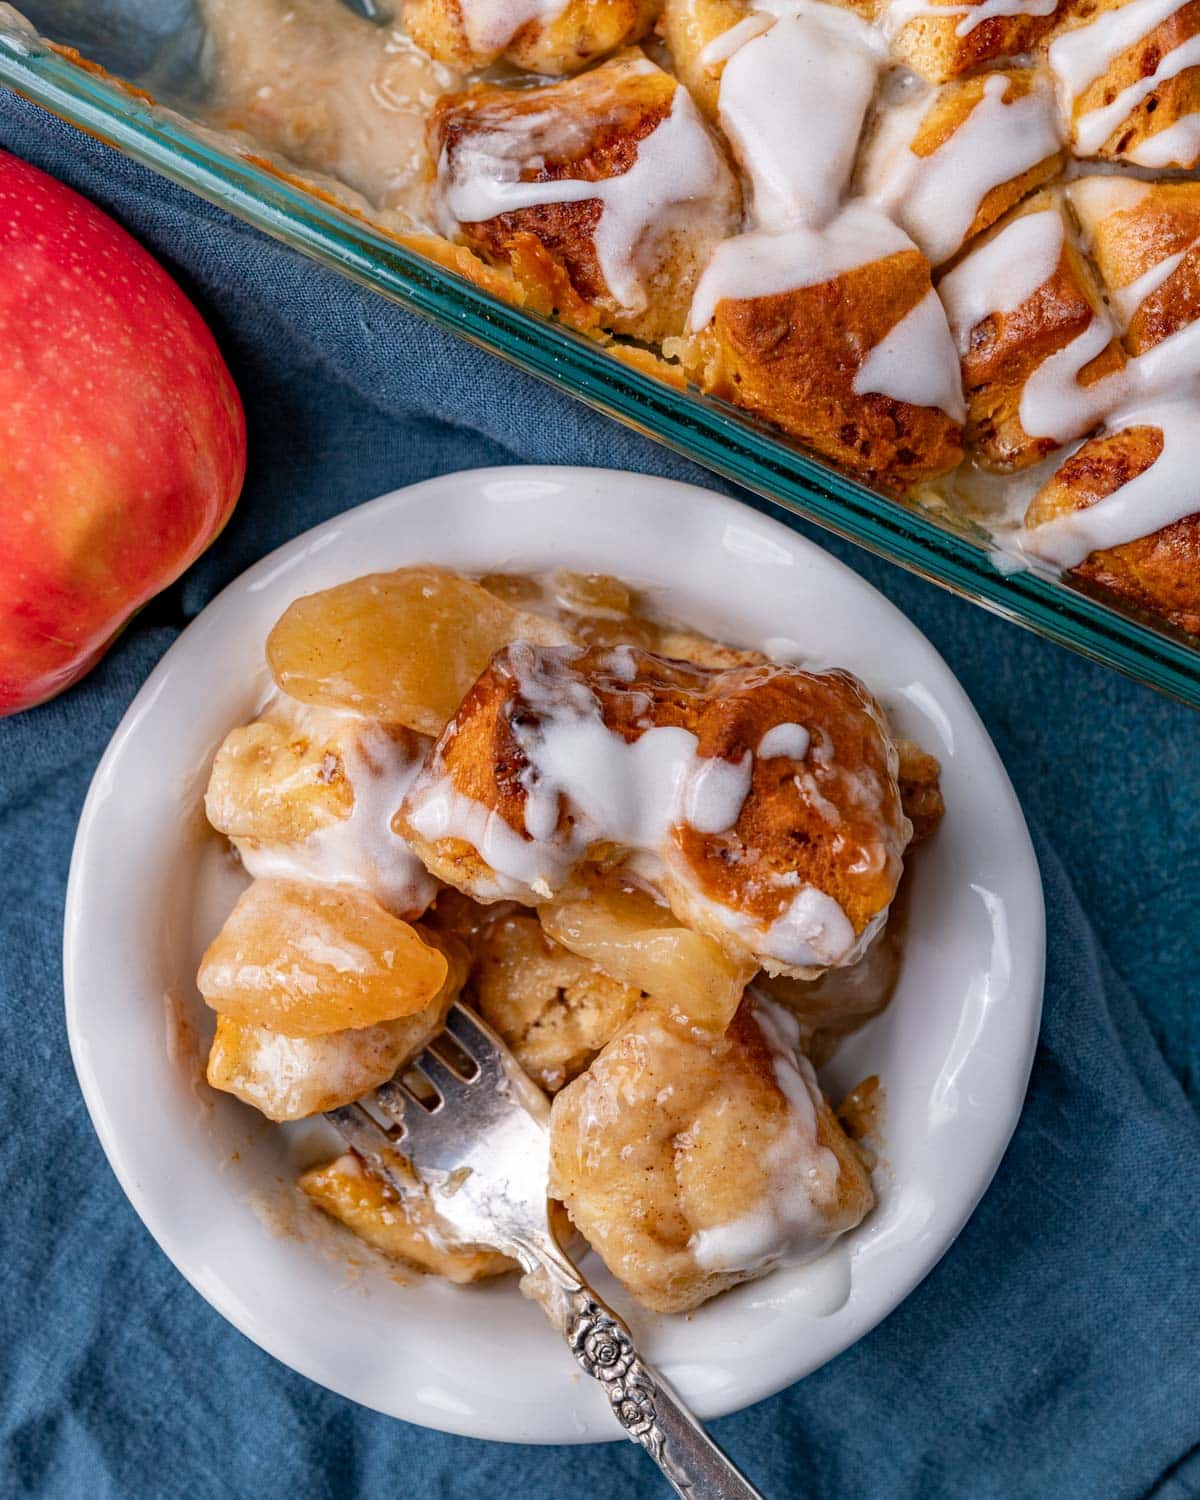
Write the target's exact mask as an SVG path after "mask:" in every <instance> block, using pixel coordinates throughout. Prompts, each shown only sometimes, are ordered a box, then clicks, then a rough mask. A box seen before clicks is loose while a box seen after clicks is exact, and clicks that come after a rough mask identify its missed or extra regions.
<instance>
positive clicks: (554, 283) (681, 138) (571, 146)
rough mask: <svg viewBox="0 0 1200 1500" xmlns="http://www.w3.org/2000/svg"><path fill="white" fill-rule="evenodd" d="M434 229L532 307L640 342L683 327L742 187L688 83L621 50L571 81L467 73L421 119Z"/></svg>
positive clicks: (633, 52) (733, 216)
mask: <svg viewBox="0 0 1200 1500" xmlns="http://www.w3.org/2000/svg"><path fill="white" fill-rule="evenodd" d="M429 128H430V141H431V154H432V156H433V157H434V159H435V160H436V161H437V164H438V165H437V186H436V198H437V205H438V217H439V224H440V227H441V229H442V231H443V233H445V234H446V235H448V236H449V237H450V238H451V239H455V240H458V241H459V242H460V243H462V244H464V245H466V246H468V247H469V248H470V249H471V250H473V251H474V252H475V253H476V254H477V255H479V256H480V257H481V258H482V259H483V260H485V261H488V262H489V263H491V264H493V265H498V266H505V267H507V268H509V269H510V270H511V273H512V275H513V276H514V277H515V279H516V280H517V282H518V283H519V284H520V285H521V287H522V288H523V289H524V291H525V294H526V296H527V298H528V300H529V303H530V305H531V306H533V307H535V308H537V309H538V310H539V311H542V312H546V313H551V312H553V313H556V314H557V315H558V316H559V317H561V318H562V319H563V320H564V321H566V322H568V323H571V324H573V325H574V326H576V327H577V328H582V329H584V330H585V331H588V330H603V331H607V332H616V333H624V334H631V335H634V336H636V337H638V338H640V339H643V340H645V341H647V342H649V343H655V342H660V341H661V340H662V339H664V338H668V337H670V336H671V335H673V334H678V333H680V332H681V331H682V329H683V325H684V321H685V319H686V316H687V309H688V305H689V302H690V300H691V293H692V289H693V287H694V286H695V283H696V279H697V277H698V276H699V274H700V270H701V268H702V267H703V265H704V263H705V261H706V260H707V259H708V255H709V252H710V251H711V250H712V248H713V246H714V245H715V244H716V243H717V242H718V241H719V240H721V239H722V238H724V236H726V235H727V234H729V233H730V232H731V231H732V230H733V228H734V226H735V225H736V223H737V221H738V217H739V213H740V201H741V200H740V194H739V191H738V187H737V183H736V181H735V179H734V176H733V173H732V171H731V170H730V168H729V164H728V162H727V161H726V159H725V157H724V155H723V153H722V150H721V148H720V146H719V145H718V144H717V142H716V140H715V138H714V136H713V135H712V133H711V132H710V130H709V128H708V127H707V126H706V125H705V123H704V121H703V120H702V119H701V117H700V114H699V111H698V110H697V109H696V106H695V105H694V104H693V103H692V100H691V98H690V96H689V95H688V92H687V90H686V89H685V88H682V87H681V86H680V85H679V84H678V83H677V82H676V80H675V79H674V78H672V77H671V75H670V74H669V73H665V72H663V70H662V69H661V68H657V67H655V65H654V64H653V63H652V62H650V61H649V59H648V58H646V57H645V56H644V55H643V54H642V53H641V52H639V51H636V50H630V51H628V52H624V53H622V54H620V56H618V57H616V58H614V59H613V60H612V61H611V62H608V63H605V64H603V65H602V66H601V67H598V68H595V69H593V70H592V71H591V72H589V73H585V74H583V75H582V76H580V77H578V78H573V79H570V80H568V81H566V82H563V83H555V84H549V85H543V86H540V87H532V88H521V89H516V88H500V87H497V86H495V85H492V84H477V85H476V86H475V87H474V88H471V89H469V90H467V92H466V93H462V94H456V95H450V96H447V97H446V98H443V99H442V100H440V101H439V103H438V104H437V106H436V107H435V109H434V111H433V114H432V115H431V117H430V127H429Z"/></svg>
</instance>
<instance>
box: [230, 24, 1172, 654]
mask: <svg viewBox="0 0 1200 1500" xmlns="http://www.w3.org/2000/svg"><path fill="white" fill-rule="evenodd" d="M202 8H203V10H204V14H205V18H206V22H207V25H208V28H209V41H210V46H209V52H208V66H209V74H210V82H211V100H210V105H209V115H208V117H209V118H210V119H211V120H212V121H214V122H216V123H219V124H220V125H222V126H223V127H225V128H230V127H232V128H234V129H239V130H245V131H248V132H249V133H251V134H252V135H253V136H254V137H255V138H256V140H257V141H258V142H261V143H263V145H264V147H265V148H266V149H268V150H270V151H272V152H274V153H276V158H277V161H280V160H282V162H284V163H286V164H290V166H287V165H285V167H284V169H285V170H295V168H296V167H297V166H298V167H300V168H302V169H305V170H307V171H309V172H318V173H322V174H326V176H325V177H324V178H323V179H322V180H323V182H324V184H325V186H327V187H329V188H331V189H332V190H333V191H334V192H335V193H337V194H339V195H340V196H341V197H342V198H343V201H347V199H346V194H347V191H349V190H352V192H351V197H350V200H349V201H351V202H352V205H353V206H355V207H357V208H359V210H360V211H363V212H366V213H368V214H369V215H370V216H371V217H373V218H374V219H375V220H376V221H377V222H379V223H382V224H383V225H384V226H385V227H387V228H389V229H390V230H391V231H392V232H393V233H395V234H398V235H399V236H400V237H401V238H402V239H403V240H404V242H405V243H406V244H408V245H410V246H412V247H414V248H416V249H419V250H421V251H423V253H425V254H427V255H431V256H433V257H435V258H436V259H438V260H439V261H440V262H442V263H443V264H445V265H448V266H451V267H453V268H454V269H456V270H457V271H459V272H460V273H462V274H464V275H466V276H468V277H470V278H471V279H473V280H474V281H476V282H477V283H478V284H479V285H481V286H483V287H485V288H487V289H488V290H490V291H492V292H494V293H496V294H497V295H499V296H501V297H504V298H507V299H508V300H510V301H513V302H516V303H518V304H520V305H523V306H526V307H528V308H531V309H533V310H536V311H539V312H543V313H550V314H553V315H555V316H557V317H558V318H559V319H561V320H562V321H564V322H566V323H568V324H570V325H572V326H573V327H575V328H577V329H580V330H583V331H584V332H587V333H589V334H592V335H595V336H597V337H599V338H601V339H603V340H607V341H608V342H609V345H610V347H611V348H612V350H613V352H614V353H615V354H617V355H618V356H620V357H622V358H624V359H626V360H630V361H633V362H634V363H635V364H637V365H638V366H639V367H640V368H642V369H646V370H651V371H653V372H655V373H657V374H658V375H660V376H662V377H663V378H665V379H669V380H672V381H674V382H676V383H684V382H688V383H690V384H692V385H693V386H695V387H697V388H699V389H700V390H702V391H705V392H707V393H709V394H711V395H714V396H718V397H720V398H723V399H724V400H726V401H728V402H730V403H732V404H733V405H735V406H737V407H739V408H740V409H742V410H743V411H745V412H747V413H750V414H752V415H753V416H754V417H755V418H758V419H761V420H763V421H765V422H767V423H769V424H771V425H772V426H774V427H775V428H777V429H781V430H782V431H783V432H785V433H787V434H788V435H789V436H790V437H792V438H794V439H796V440H798V441H799V442H801V443H802V444H804V445H805V446H806V447H808V448H809V449H811V450H812V451H813V452H815V453H816V454H818V455H819V456H820V457H821V458H823V459H825V460H828V461H831V462H833V463H834V464H836V465H838V466H839V467H840V468H842V469H843V470H846V471H848V472H849V473H851V474H853V475H855V476H856V477H858V478H860V479H862V480H864V481H865V482H867V483H869V484H870V485H872V486H873V487H875V488H876V489H879V490H882V491H883V492H885V493H887V494H891V495H896V496H909V497H916V498H919V499H920V500H922V501H924V502H926V503H927V504H930V505H933V506H935V507H944V508H949V510H950V511H951V512H952V513H954V514H957V515H959V516H967V517H970V518H971V519H973V520H975V521H977V522H979V523H980V524H982V525H983V526H985V527H986V528H988V529H990V530H991V531H992V533H993V535H994V536H995V537H996V538H997V540H998V542H999V545H1000V548H1001V550H1002V551H1005V552H1007V553H1009V554H1011V555H1012V557H1013V558H1014V559H1016V562H1015V563H1012V564H1010V563H1009V562H1008V561H1006V560H1005V559H1003V558H1001V559H1000V560H1001V562H1002V563H1003V565H1004V566H1006V567H1007V566H1010V565H1019V563H1020V561H1022V560H1023V561H1024V562H1026V563H1029V562H1034V563H1035V564H1036V565H1037V566H1039V567H1049V568H1052V569H1056V570H1063V571H1066V572H1068V573H1070V574H1071V575H1072V576H1073V577H1075V578H1077V579H1080V580H1085V581H1086V582H1087V583H1088V585H1089V586H1091V587H1097V588H1100V589H1102V590H1104V591H1105V592H1106V593H1108V594H1109V595H1110V596H1112V595H1118V596H1120V597H1121V598H1122V599H1124V600H1125V601H1126V602H1127V603H1129V604H1132V605H1134V606H1136V607H1138V608H1141V609H1143V610H1147V611H1150V612H1152V613H1154V614H1156V615H1157V616H1159V617H1160V618H1162V619H1165V620H1167V621H1170V622H1171V623H1173V624H1174V625H1176V626H1178V627H1180V628H1182V629H1184V630H1187V631H1192V632H1195V631H1197V630H1200V520H1198V519H1197V516H1198V514H1200V502H1198V500H1197V497H1196V494H1195V493H1194V489H1193V486H1192V484H1191V482H1190V479H1189V473H1190V470H1191V469H1192V468H1193V467H1194V464H1193V462H1192V458H1191V452H1192V448H1193V446H1194V445H1195V444H1196V443H1197V442H1198V441H1200V439H1198V438H1197V437H1196V436H1195V434H1196V432H1200V423H1198V422H1197V420H1196V417H1197V415H1198V414H1200V412H1198V407H1197V391H1198V389H1200V386H1198V380H1200V355H1198V354H1197V350H1200V343H1198V342H1197V337H1196V335H1195V332H1194V329H1193V319H1194V316H1195V311H1196V306H1197V301H1196V297H1195V283H1196V278H1197V275H1198V274H1200V272H1198V270H1197V267H1200V251H1198V250H1197V249H1196V235H1197V224H1198V223H1200V183H1197V182H1195V181H1193V180H1191V176H1190V174H1191V173H1192V172H1193V171H1194V169H1195V167H1196V165H1197V160H1198V158H1200V83H1198V82H1197V80H1198V79H1200V51H1198V50H1197V48H1198V46H1200V38H1198V37H1197V34H1196V21H1195V17H1193V16H1192V14H1191V10H1190V7H1189V5H1187V4H1186V3H1181V0H1124V3H1100V4H1098V3H1096V0H1003V3H1000V0H861V3H858V4H851V3H849V0H846V3H843V4H839V3H827V0H660V3H659V0H644V3H643V0H544V3H540V4H535V5H530V4H525V3H520V0H409V3H407V4H405V5H404V6H402V7H400V8H398V10H397V15H396V18H395V22H394V24H393V25H392V26H390V27H384V28H380V27H373V26H371V25H370V24H369V23H367V22H365V21H362V20H361V19H359V18H357V17H355V16H353V15H351V14H350V13H349V12H348V11H347V10H346V9H345V8H344V7H342V6H339V5H337V4H336V3H334V0H302V3H299V4H288V5H286V6H284V5H283V4H282V0H250V3H243V0H238V3H234V0H203V7H202ZM998 555H999V554H998Z"/></svg>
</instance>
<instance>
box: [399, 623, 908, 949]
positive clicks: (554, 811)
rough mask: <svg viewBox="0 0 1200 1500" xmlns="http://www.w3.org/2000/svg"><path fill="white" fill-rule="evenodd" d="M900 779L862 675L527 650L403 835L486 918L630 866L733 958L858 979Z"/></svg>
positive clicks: (891, 856)
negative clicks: (494, 904)
mask: <svg viewBox="0 0 1200 1500" xmlns="http://www.w3.org/2000/svg"><path fill="white" fill-rule="evenodd" d="M896 775H897V755H896V751H895V748H894V747H893V745H892V742H891V740H890V738H889V735H888V731H887V729H886V727H885V725H884V722H883V718H882V715H881V713H880V711H879V709H878V707H877V706H876V704H875V703H874V701H873V700H872V698H871V697H870V695H869V694H868V693H867V691H866V689H865V688H864V687H863V686H862V685H861V684H860V683H859V682H858V681H857V680H856V679H855V678H853V677H851V676H850V675H849V674H848V673H845V672H838V671H834V672H823V673H816V672H806V671H802V670H801V669H799V668H793V667H780V666H775V665H768V666H761V667H745V668H734V669H731V670H727V671H706V670H704V669H703V668H700V667H695V666H691V665H688V664H686V663H683V662H677V661H670V660H667V659H666V658H664V657H659V656H655V655H653V654H652V653H650V652H645V651H639V650H636V649H634V648H633V647H628V646H625V647H615V648H598V647H593V648H590V649H588V650H581V649H579V648H571V647H566V648H557V649H554V648H550V649H546V648H538V647H534V646H529V645H526V644H524V643H518V644H517V645H514V646H512V647H509V648H508V649H507V650H505V651H502V652H500V653H498V654H497V655H496V657H495V658H494V659H493V660H492V662H491V664H490V666H489V667H488V669H487V671H486V672H485V673H484V674H483V676H482V677H481V678H480V679H479V681H478V682H477V683H476V684H475V686H474V687H473V688H472V689H471V691H470V693H468V695H467V697H466V698H465V699H464V701H463V704H462V706H461V708H460V709H459V711H458V713H457V715H456V716H455V718H454V719H453V720H452V722H451V723H450V724H449V725H448V727H447V729H446V731H445V733H444V734H443V735H442V737H441V739H440V740H439V741H438V743H437V745H436V746H435V748H434V751H433V753H432V755H431V756H430V759H429V761H428V763H427V765H426V767H425V769H424V770H423V771H422V773H421V774H420V775H419V776H418V777H417V779H416V780H415V781H414V782H413V784H412V786H411V787H410V789H409V791H408V794H407V795H406V797H405V799H404V802H403V804H402V806H401V809H400V811H399V813H398V814H397V819H396V827H397V829H398V830H399V832H400V833H401V834H402V835H403V836H404V837H405V838H407V839H408V840H409V842H410V843H411V845H412V847H413V849H414V850H415V851H416V852H417V853H418V854H419V855H420V857H421V859H422V860H423V861H424V862H425V864H426V867H427V868H428V869H429V870H430V871H431V873H433V874H434V875H435V876H437V877H438V878H439V879H441V880H444V881H445V882H446V883H448V884H450V885H454V886H457V887H458V888H459V889H460V890H463V891H465V892H466V893H467V894H469V895H471V896H473V897H474V898H475V899H477V900H481V901H485V902H486V901H495V900H500V899H505V898H512V899H516V900H518V901H522V902H525V903H528V904H531V905H533V904H537V903H539V902H546V901H550V900H553V899H554V898H555V897H558V896H560V895H564V894H570V892H571V891H572V888H573V887H578V886H579V884H580V883H581V882H582V881H583V880H585V879H586V877H587V875H588V872H589V870H592V869H594V868H595V867H596V866H597V865H603V866H607V867H612V866H616V865H622V864H624V865H625V866H627V867H628V869H629V870H631V871H632V872H634V874H635V875H636V877H637V878H639V879H640V880H641V881H642V882H643V883H644V884H645V885H646V887H647V888H649V889H650V890H652V891H654V892H657V893H660V894H661V895H662V896H663V897H664V898H665V900H666V901H667V903H668V904H669V905H670V907H671V909H672V910H673V911H674V912H675V913H676V915H677V916H678V917H679V919H680V920H681V921H682V922H684V923H685V924H686V925H688V926H691V927H693V928H695V929H697V930H698V931H700V932H703V933H706V934H708V935H709V936H710V937H712V938H713V939H714V940H715V941H716V942H717V943H718V944H719V945H720V946H721V947H723V948H724V949H725V950H726V951H727V952H729V953H730V954H732V955H733V956H734V957H736V958H739V959H741V958H746V959H751V960H752V961H753V962H755V963H756V964H760V965H762V966H763V967H766V968H768V969H771V970H776V971H785V972H790V973H797V974H802V975H807V974H810V973H812V972H813V971H815V970H818V969H821V968H825V967H828V966H830V965H834V964H845V963H851V962H853V961H854V959H855V958H856V957H857V956H858V954H859V953H860V952H862V950H863V949H864V948H865V947H866V945H867V943H868V942H869V941H870V939H871V937H872V936H873V935H874V933H875V932H876V931H877V930H878V928H879V927H880V926H881V925H882V923H883V921H884V920H885V917H886V913H887V909H888V905H889V903H890V902H891V900H892V897H893V896H894V894H895V891H896V885H897V882H898V880H899V877H900V872H901V859H902V855H903V853H904V849H905V847H906V845H907V844H908V841H909V838H910V836H911V831H912V830H911V825H910V823H909V821H908V819H907V817H906V816H905V815H904V812H903V809H902V807H901V802H900V792H899V788H898V785H897V780H896Z"/></svg>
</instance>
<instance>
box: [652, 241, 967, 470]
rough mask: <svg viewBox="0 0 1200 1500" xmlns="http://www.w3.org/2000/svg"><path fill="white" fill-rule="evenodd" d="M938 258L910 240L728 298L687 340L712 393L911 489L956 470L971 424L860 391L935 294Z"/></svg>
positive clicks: (847, 463)
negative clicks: (762, 293)
mask: <svg viewBox="0 0 1200 1500" xmlns="http://www.w3.org/2000/svg"><path fill="white" fill-rule="evenodd" d="M931 286H932V283H931V281H930V269H929V262H928V261H927V260H926V259H925V257H924V256H923V255H922V254H921V253H920V251H918V250H916V249H913V250H903V251H900V252H899V253H898V254H896V255H889V256H887V257H886V258H885V259H883V260H877V261H872V262H871V263H870V264H869V265H864V266H859V267H857V268H856V269H854V270H852V271H847V272H844V273H843V274H842V275H840V276H836V277H834V278H833V279H832V280H829V281H824V282H821V283H819V284H818V285H816V286H805V287H800V288H799V289H797V290H795V291H790V292H781V293H779V294H777V295H775V296H766V297H753V298H744V299H742V298H726V299H724V300H722V301H721V302H718V304H717V308H716V313H715V316H714V318H713V321H712V322H711V324H709V326H708V327H706V328H704V329H701V330H700V332H698V333H696V334H693V335H691V336H690V337H689V338H688V339H686V340H684V341H682V343H681V348H680V358H681V360H682V362H683V365H684V368H685V369H686V370H687V372H688V374H689V376H690V377H691V378H692V379H693V380H694V381H695V382H696V384H697V385H698V386H699V387H700V388H701V390H703V391H707V392H708V393H709V394H711V395H714V396H720V397H722V398H723V399H724V400H726V401H731V402H733V404H734V405H735V406H740V407H742V408H744V409H745V410H747V411H751V412H754V413H755V414H756V415H757V416H760V417H765V418H767V419H768V420H769V421H772V422H774V423H776V424H777V425H778V426H779V427H781V428H783V430H784V431H785V432H787V433H789V434H790V435H791V436H792V437H795V438H799V439H800V440H801V441H802V442H804V443H806V444H807V445H808V446H809V447H811V448H813V449H815V450H816V451H817V452H818V453H820V454H823V455H824V456H825V457H826V458H828V459H830V460H832V461H833V462H834V463H836V464H838V465H839V466H840V467H842V468H843V469H846V470H848V471H849V472H850V473H852V474H856V475H857V476H858V477H859V478H861V479H864V480H866V481H867V482H868V483H870V484H875V485H878V486H879V487H880V488H882V489H886V490H890V491H893V492H897V491H903V490H907V489H911V488H912V487H913V486H914V485H916V484H918V483H920V482H921V481H922V480H926V479H932V478H934V477H935V476H937V475H939V474H945V473H947V472H948V471H949V470H950V469H952V468H954V466H955V464H957V463H958V461H959V459H960V458H961V457H962V428H961V427H960V426H959V424H958V423H957V422H955V421H954V419H953V418H952V417H950V416H949V415H948V414H947V413H946V412H944V411H942V410H941V409H940V408H938V407H932V406H913V405H911V404H910V403H909V402H907V401H897V400H896V399H895V398H894V397H892V396H886V395H881V394H878V393H875V392H871V393H869V394H867V395H858V394H857V393H856V392H855V390H854V378H855V376H856V375H857V374H858V372H859V370H860V369H861V368H862V366H863V364H864V362H865V360H866V358H867V355H868V353H869V352H870V350H871V349H872V348H874V347H875V345H877V344H878V343H880V342H881V341H882V340H883V339H884V338H885V337H886V335H887V334H889V333H890V332H891V331H892V329H894V328H895V327H896V325H897V324H898V323H899V322H900V320H901V319H902V318H903V317H905V315H906V314H908V313H910V312H912V310H913V309H914V308H915V307H916V306H917V304H918V303H919V302H921V301H922V299H923V298H925V297H926V296H928V295H929V292H930V290H931Z"/></svg>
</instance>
